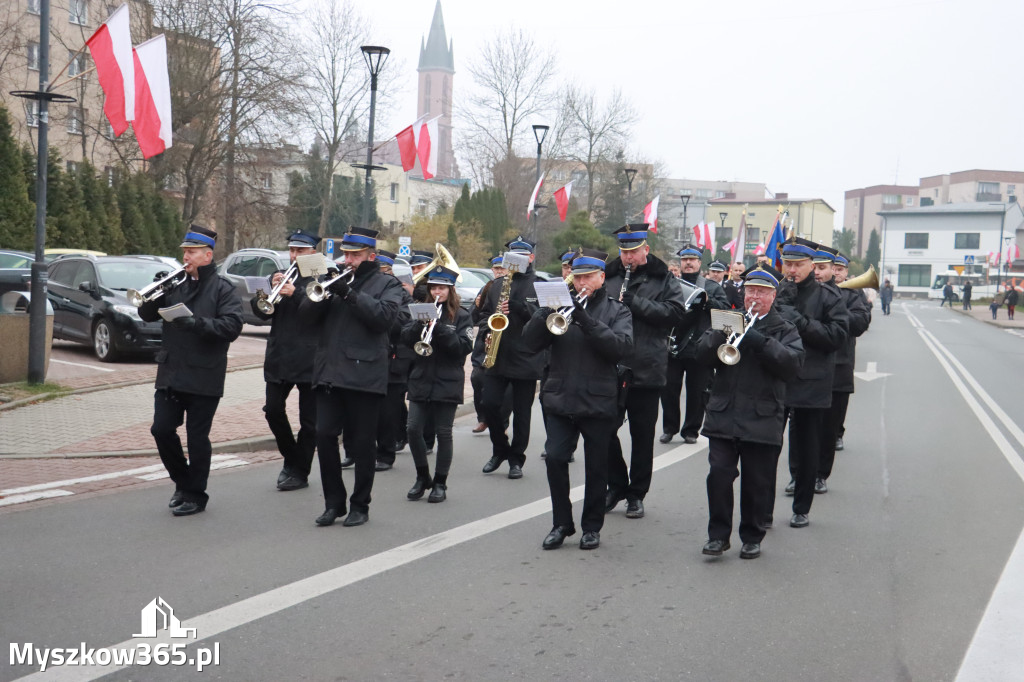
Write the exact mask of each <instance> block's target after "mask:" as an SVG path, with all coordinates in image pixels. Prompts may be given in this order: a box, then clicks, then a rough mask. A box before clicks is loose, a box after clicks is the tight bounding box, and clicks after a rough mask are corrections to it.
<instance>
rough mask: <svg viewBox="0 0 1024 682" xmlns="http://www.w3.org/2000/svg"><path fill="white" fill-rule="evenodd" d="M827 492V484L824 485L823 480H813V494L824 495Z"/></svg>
mask: <svg viewBox="0 0 1024 682" xmlns="http://www.w3.org/2000/svg"><path fill="white" fill-rule="evenodd" d="M827 492H828V483H825V479H824V478H816V479H814V493H815V494H816V495H824V494H825V493H827Z"/></svg>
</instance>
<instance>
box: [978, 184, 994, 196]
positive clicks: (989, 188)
mask: <svg viewBox="0 0 1024 682" xmlns="http://www.w3.org/2000/svg"><path fill="white" fill-rule="evenodd" d="M978 194H999V183H998V182H979V183H978Z"/></svg>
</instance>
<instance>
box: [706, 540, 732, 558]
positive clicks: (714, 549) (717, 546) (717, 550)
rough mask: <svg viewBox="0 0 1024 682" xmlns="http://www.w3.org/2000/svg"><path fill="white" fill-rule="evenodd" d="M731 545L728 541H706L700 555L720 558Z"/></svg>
mask: <svg viewBox="0 0 1024 682" xmlns="http://www.w3.org/2000/svg"><path fill="white" fill-rule="evenodd" d="M731 546H732V545H730V544H729V541H728V540H708V541H707V542H705V543H704V549H702V550H701V554H707V555H708V556H722V553H723V552H725V551H727V550H728V549H729V548H730V547H731Z"/></svg>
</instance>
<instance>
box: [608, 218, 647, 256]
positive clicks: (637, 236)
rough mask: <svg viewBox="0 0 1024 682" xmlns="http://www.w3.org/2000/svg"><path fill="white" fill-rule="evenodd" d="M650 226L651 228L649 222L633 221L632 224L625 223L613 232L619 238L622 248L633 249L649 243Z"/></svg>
mask: <svg viewBox="0 0 1024 682" xmlns="http://www.w3.org/2000/svg"><path fill="white" fill-rule="evenodd" d="M648 228H650V225H649V224H648V223H632V224H630V225H623V226H622V227H620V228H619V229H617V230H615V232H612V234H614V235H615V238H616V239H618V240H619V249H620V250H622V251H632V250H633V249H639V248H640V247H641V246H643V245H644V244H646V243H647V230H648Z"/></svg>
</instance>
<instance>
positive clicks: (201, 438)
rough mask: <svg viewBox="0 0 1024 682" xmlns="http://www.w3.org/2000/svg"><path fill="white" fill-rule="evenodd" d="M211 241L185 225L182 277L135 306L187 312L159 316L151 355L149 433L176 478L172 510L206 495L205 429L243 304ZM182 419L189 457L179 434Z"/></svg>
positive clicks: (179, 511) (150, 312)
mask: <svg viewBox="0 0 1024 682" xmlns="http://www.w3.org/2000/svg"><path fill="white" fill-rule="evenodd" d="M216 244H217V233H216V232H214V231H213V230H208V229H206V228H205V227H201V226H199V225H191V226H190V228H189V231H188V233H186V235H185V240H184V241H183V242H182V243H181V248H182V261H183V262H184V264H185V265H184V268H185V273H186V274H187V277H186V279H185V282H184V283H183V284H180V285H178V286H177V287H175V288H173V289H171V290H170V291H168V292H167V293H165V294H163V295H162V296H160V297H159V298H157V299H156V300H153V301H149V302H147V303H143V304H142V305H141V306H139V317H141V318H142V319H143V320H145V321H146V322H156V321H157V320H159V319H161V315H160V312H159V311H160V309H161V308H169V307H171V306H174V305H177V304H179V303H181V304H184V305H185V306H187V307H188V309H189V310H190V311H191V313H192V314H191V316H189V317H179V318H177V319H175V320H174V321H173V322H167V321H164V323H163V338H162V341H161V348H160V352H159V353H157V355H156V361H157V371H156V394H155V397H154V409H153V426H152V428H151V429H150V433H152V434H153V439H154V440H155V441H156V447H157V450H159V452H160V461H162V462H163V464H164V468H166V469H167V473H168V474H170V477H171V480H172V481H174V494H173V495H172V496H171V501H170V504H169V505H168V506H170V508H171V512H172V513H173V514H174V515H175V516H189V515H191V514H195V513H197V512H201V511H203V510H204V509H206V503H207V502H208V501H209V499H210V496H209V495H207V494H206V483H207V479H208V478H209V476H210V456H211V453H212V446H211V445H210V427H211V426H212V425H213V415H214V414H215V413H216V411H217V404H218V403H219V402H220V398H221V396H222V395H224V375H225V373H226V372H227V367H228V347H229V346H230V345H231V342H232V341H234V340H235V339H237V338H238V335H239V334H240V333H241V331H242V304H241V302H240V301H239V300H238V295H237V294H236V293H235V288H234V286H233V285H232V284H231V282H229V281H228V280H226V279H225V278H223V277H221V276H220V275H218V274H217V266H216V265H215V264H214V262H213V249H214V247H215V246H216ZM186 415H188V419H187V420H186V419H185V416H186ZM183 422H184V423H185V430H186V434H187V436H186V438H187V440H188V459H187V460H186V459H185V453H184V451H183V450H182V447H181V438H179V437H178V427H179V426H181V425H182V423H183Z"/></svg>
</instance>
